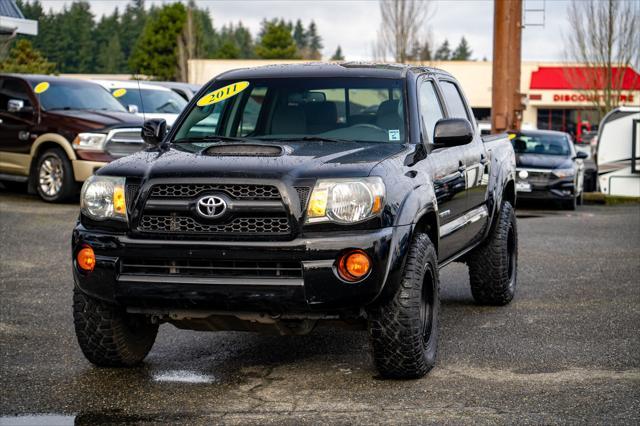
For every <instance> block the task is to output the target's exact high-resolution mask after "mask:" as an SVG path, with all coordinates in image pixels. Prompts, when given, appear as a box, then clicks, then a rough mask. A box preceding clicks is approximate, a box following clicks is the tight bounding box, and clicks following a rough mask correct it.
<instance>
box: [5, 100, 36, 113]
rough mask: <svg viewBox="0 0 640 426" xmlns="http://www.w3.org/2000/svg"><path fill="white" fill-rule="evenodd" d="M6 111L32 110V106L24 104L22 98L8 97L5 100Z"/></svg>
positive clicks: (28, 111) (27, 111)
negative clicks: (7, 99) (6, 100)
mask: <svg viewBox="0 0 640 426" xmlns="http://www.w3.org/2000/svg"><path fill="white" fill-rule="evenodd" d="M7 111H8V112H26V113H31V112H33V108H32V107H30V106H24V101H23V100H22V99H9V101H8V102H7Z"/></svg>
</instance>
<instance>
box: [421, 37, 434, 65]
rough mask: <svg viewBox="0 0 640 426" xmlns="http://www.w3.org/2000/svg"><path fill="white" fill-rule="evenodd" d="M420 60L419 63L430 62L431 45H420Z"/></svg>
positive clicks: (426, 42) (427, 43)
mask: <svg viewBox="0 0 640 426" xmlns="http://www.w3.org/2000/svg"><path fill="white" fill-rule="evenodd" d="M419 58H420V60H421V61H423V62H424V61H430V60H431V45H430V44H429V42H428V41H425V42H424V45H422V49H420V57H419Z"/></svg>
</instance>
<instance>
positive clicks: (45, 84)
mask: <svg viewBox="0 0 640 426" xmlns="http://www.w3.org/2000/svg"><path fill="white" fill-rule="evenodd" d="M47 89H49V83H48V82H46V81H43V82H42V83H38V84H37V85H36V87H34V88H33V91H34V92H36V93H37V94H38V95H39V94H40V93H43V92H46V91H47Z"/></svg>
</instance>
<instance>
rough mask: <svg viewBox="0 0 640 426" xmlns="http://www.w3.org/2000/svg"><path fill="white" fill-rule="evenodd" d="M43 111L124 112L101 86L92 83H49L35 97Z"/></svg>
mask: <svg viewBox="0 0 640 426" xmlns="http://www.w3.org/2000/svg"><path fill="white" fill-rule="evenodd" d="M36 96H38V97H39V99H40V104H41V105H42V107H43V108H44V109H45V110H50V111H51V110H67V109H69V110H74V109H75V110H79V109H91V110H103V111H118V112H126V110H125V109H124V107H123V106H122V105H120V103H119V102H118V101H117V100H115V99H114V97H113V96H111V94H110V93H109V92H108V91H107V90H105V89H104V88H103V87H102V86H99V85H97V84H93V83H75V82H74V83H66V82H51V83H50V86H49V88H48V89H47V90H45V91H44V92H42V93H40V94H39V95H36Z"/></svg>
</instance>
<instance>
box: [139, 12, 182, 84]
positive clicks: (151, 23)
mask: <svg viewBox="0 0 640 426" xmlns="http://www.w3.org/2000/svg"><path fill="white" fill-rule="evenodd" d="M186 19H187V11H186V9H185V7H184V5H183V4H182V3H172V4H168V5H164V6H162V7H160V8H158V9H157V10H155V11H153V12H152V13H151V14H150V16H149V17H148V18H147V20H146V24H145V26H144V29H143V30H142V34H141V35H140V37H139V38H138V41H137V42H136V46H135V48H134V50H133V53H132V54H131V57H130V58H129V67H130V68H131V69H132V70H133V71H134V72H135V73H141V74H147V75H152V76H154V77H156V78H158V79H160V80H175V79H176V78H177V73H178V55H177V53H178V52H177V39H178V36H179V35H181V34H182V31H183V29H184V25H185V22H186Z"/></svg>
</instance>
